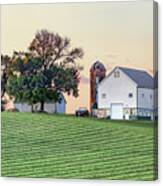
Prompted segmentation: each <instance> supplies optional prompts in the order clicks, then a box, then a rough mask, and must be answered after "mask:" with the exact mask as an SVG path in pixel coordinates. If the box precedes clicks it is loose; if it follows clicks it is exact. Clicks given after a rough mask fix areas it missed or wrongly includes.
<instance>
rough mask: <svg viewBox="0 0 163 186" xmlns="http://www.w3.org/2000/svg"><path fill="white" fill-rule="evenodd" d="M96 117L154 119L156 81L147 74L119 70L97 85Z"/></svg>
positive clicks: (134, 70) (128, 69)
mask: <svg viewBox="0 0 163 186" xmlns="http://www.w3.org/2000/svg"><path fill="white" fill-rule="evenodd" d="M97 92H98V96H97V97H98V98H97V106H98V109H97V115H99V117H109V118H111V119H136V118H144V119H145V118H148V119H153V118H154V117H155V116H154V114H155V113H154V110H156V108H157V103H155V101H154V100H155V99H154V97H155V94H154V92H155V91H154V80H153V77H152V76H151V75H149V74H148V73H147V72H146V71H142V70H136V69H130V68H123V67H116V68H115V69H114V70H113V71H112V72H111V73H110V74H109V75H108V76H107V77H106V78H105V79H103V80H102V81H101V82H100V83H99V85H98V90H97Z"/></svg>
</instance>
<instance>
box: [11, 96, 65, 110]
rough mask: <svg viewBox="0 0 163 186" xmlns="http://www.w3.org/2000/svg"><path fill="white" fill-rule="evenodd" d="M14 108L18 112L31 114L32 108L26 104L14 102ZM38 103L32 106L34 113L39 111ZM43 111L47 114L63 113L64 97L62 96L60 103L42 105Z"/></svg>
mask: <svg viewBox="0 0 163 186" xmlns="http://www.w3.org/2000/svg"><path fill="white" fill-rule="evenodd" d="M14 106H15V108H16V109H18V110H19V111H20V112H31V111H32V106H31V105H30V104H28V103H26V102H15V103H14ZM40 106H41V104H40V103H37V104H34V105H33V109H34V111H36V112H37V111H39V110H40ZM44 111H45V112H47V113H65V112H66V100H65V98H64V96H63V95H62V98H61V101H60V102H53V101H48V102H45V103H44Z"/></svg>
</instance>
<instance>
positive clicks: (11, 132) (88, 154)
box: [2, 113, 156, 180]
mask: <svg viewBox="0 0 163 186" xmlns="http://www.w3.org/2000/svg"><path fill="white" fill-rule="evenodd" d="M153 134H154V124H153V123H152V122H145V121H143V122H140V121H139V122H138V121H137V122H134V121H132V122H126V121H125V122H124V121H121V122H120V121H109V120H98V119H93V118H76V117H73V116H59V115H55V116H54V115H46V114H32V113H2V176H23V177H55V178H89V179H93V178H96V179H134V180H153V179H155V178H156V172H155V167H156V165H155V158H154V152H155V151H156V149H155V148H156V146H155V145H154V141H155V139H154V135H153Z"/></svg>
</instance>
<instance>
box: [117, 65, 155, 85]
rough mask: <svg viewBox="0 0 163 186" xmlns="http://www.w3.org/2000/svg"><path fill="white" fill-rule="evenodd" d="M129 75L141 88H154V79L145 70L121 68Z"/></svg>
mask: <svg viewBox="0 0 163 186" xmlns="http://www.w3.org/2000/svg"><path fill="white" fill-rule="evenodd" d="M119 69H121V70H122V71H123V72H124V73H125V74H127V75H128V76H129V77H130V78H131V79H132V80H133V81H134V82H135V83H136V84H137V85H138V87H140V88H154V79H153V77H152V76H151V75H150V74H148V73H147V72H146V71H144V70H137V69H131V68H126V67H119Z"/></svg>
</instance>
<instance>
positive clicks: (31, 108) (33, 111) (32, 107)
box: [31, 104, 34, 112]
mask: <svg viewBox="0 0 163 186" xmlns="http://www.w3.org/2000/svg"><path fill="white" fill-rule="evenodd" d="M31 110H32V112H34V108H33V104H32V105H31Z"/></svg>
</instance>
